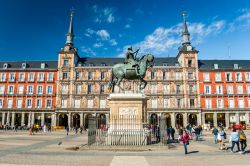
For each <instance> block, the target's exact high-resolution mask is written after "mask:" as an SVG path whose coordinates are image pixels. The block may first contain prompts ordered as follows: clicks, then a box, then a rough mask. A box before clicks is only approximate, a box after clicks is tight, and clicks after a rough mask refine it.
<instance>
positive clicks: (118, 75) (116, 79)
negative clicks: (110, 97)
mask: <svg viewBox="0 0 250 166" xmlns="http://www.w3.org/2000/svg"><path fill="white" fill-rule="evenodd" d="M153 61H154V56H153V55H151V54H146V55H144V56H142V57H141V59H140V60H139V61H138V62H137V65H136V66H132V65H131V64H122V63H119V64H116V65H114V66H113V67H112V70H111V77H110V82H109V89H112V92H114V87H115V86H116V85H117V86H118V87H119V88H120V89H121V90H122V91H124V89H123V88H122V87H121V86H120V83H121V81H122V80H123V79H127V80H139V88H140V90H142V89H144V88H145V87H146V85H147V82H146V81H145V80H144V77H145V75H146V71H147V68H148V67H152V66H153ZM142 83H144V85H142Z"/></svg>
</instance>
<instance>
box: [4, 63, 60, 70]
mask: <svg viewBox="0 0 250 166" xmlns="http://www.w3.org/2000/svg"><path fill="white" fill-rule="evenodd" d="M5 63H7V64H8V68H7V69H22V64H23V63H26V69H41V63H45V69H57V65H58V63H57V61H13V62H11V61H9V62H8V61H5V62H0V69H3V66H4V64H5Z"/></svg>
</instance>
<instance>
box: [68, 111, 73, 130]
mask: <svg viewBox="0 0 250 166" xmlns="http://www.w3.org/2000/svg"><path fill="white" fill-rule="evenodd" d="M68 125H69V128H70V129H71V127H72V125H71V112H69V113H68Z"/></svg>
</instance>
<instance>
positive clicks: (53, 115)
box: [51, 113, 57, 126]
mask: <svg viewBox="0 0 250 166" xmlns="http://www.w3.org/2000/svg"><path fill="white" fill-rule="evenodd" d="M56 119H57V114H56V113H52V114H51V125H52V126H57V122H56Z"/></svg>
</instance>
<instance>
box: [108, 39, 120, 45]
mask: <svg viewBox="0 0 250 166" xmlns="http://www.w3.org/2000/svg"><path fill="white" fill-rule="evenodd" d="M109 42H110V44H111V46H116V45H117V44H118V43H117V41H116V40H115V39H111V40H109Z"/></svg>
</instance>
